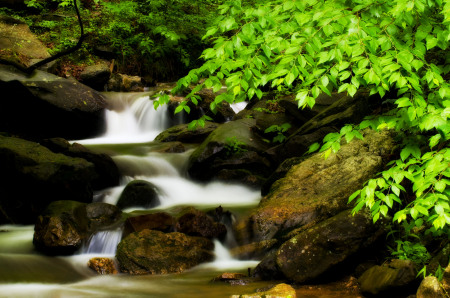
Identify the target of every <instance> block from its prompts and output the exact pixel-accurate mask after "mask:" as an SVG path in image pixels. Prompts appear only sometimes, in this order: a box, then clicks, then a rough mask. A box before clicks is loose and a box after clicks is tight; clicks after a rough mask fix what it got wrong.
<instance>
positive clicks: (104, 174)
mask: <svg viewBox="0 0 450 298" xmlns="http://www.w3.org/2000/svg"><path fill="white" fill-rule="evenodd" d="M39 143H40V144H41V145H42V146H45V147H47V148H48V149H50V150H51V151H53V152H55V153H62V154H64V155H67V156H72V157H79V158H83V159H84V160H86V161H88V162H91V163H93V164H94V167H95V172H96V173H97V178H96V179H94V181H92V188H93V189H94V190H102V189H105V188H108V187H112V186H117V185H119V179H120V173H119V168H118V167H117V165H116V164H115V163H114V161H113V160H112V158H111V157H110V156H109V155H107V154H104V153H97V152H94V151H92V150H89V149H88V148H86V147H84V146H83V145H81V144H79V143H73V144H70V143H69V142H68V141H67V140H65V139H63V138H52V139H45V140H42V141H40V142H39Z"/></svg>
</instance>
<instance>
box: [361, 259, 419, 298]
mask: <svg viewBox="0 0 450 298" xmlns="http://www.w3.org/2000/svg"><path fill="white" fill-rule="evenodd" d="M416 274H417V273H416V270H415V268H414V263H413V262H412V261H409V260H392V261H391V262H389V263H385V264H383V265H382V266H378V265H376V266H373V267H372V268H370V269H369V270H367V271H365V272H364V273H363V274H362V275H361V276H360V277H359V279H358V282H359V283H360V285H361V291H362V292H363V293H369V294H372V295H377V294H380V293H382V292H387V293H390V292H393V291H394V290H396V289H398V288H401V287H405V286H408V285H411V284H412V283H413V282H414V281H415V280H416Z"/></svg>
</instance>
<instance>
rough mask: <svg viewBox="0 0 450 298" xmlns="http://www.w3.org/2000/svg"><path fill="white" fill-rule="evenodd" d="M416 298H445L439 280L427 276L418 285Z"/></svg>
mask: <svg viewBox="0 0 450 298" xmlns="http://www.w3.org/2000/svg"><path fill="white" fill-rule="evenodd" d="M416 297H417V298H444V297H447V295H446V294H445V292H444V291H443V290H442V288H441V285H440V283H439V280H438V279H437V278H436V277H435V276H427V277H425V278H424V279H423V280H422V282H421V283H420V286H419V289H418V290H417V293H416Z"/></svg>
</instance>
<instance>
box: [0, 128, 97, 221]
mask: <svg viewBox="0 0 450 298" xmlns="http://www.w3.org/2000/svg"><path fill="white" fill-rule="evenodd" d="M0 164H1V165H2V166H1V168H0V207H1V212H0V223H8V222H9V223H16V224H19V223H20V224H31V223H34V222H35V220H36V218H37V216H38V215H39V214H40V213H41V212H42V211H43V210H44V209H45V207H47V205H48V204H50V203H51V202H53V201H57V200H61V198H65V199H67V200H73V201H80V202H91V201H92V197H93V191H92V183H93V181H94V180H95V179H96V178H97V174H96V172H95V167H94V165H93V164H92V163H90V162H88V161H86V160H84V159H81V158H77V157H69V156H66V155H63V154H56V153H53V152H52V151H50V150H49V149H47V148H45V147H43V146H41V145H39V144H38V143H34V142H30V141H26V140H23V139H19V138H13V137H3V136H0Z"/></svg>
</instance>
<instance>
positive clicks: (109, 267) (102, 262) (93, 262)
mask: <svg viewBox="0 0 450 298" xmlns="http://www.w3.org/2000/svg"><path fill="white" fill-rule="evenodd" d="M87 265H88V267H89V268H91V269H92V270H94V271H95V272H96V273H97V274H101V275H105V274H117V273H118V271H117V269H116V265H115V264H114V260H113V259H110V258H92V259H90V260H89V262H88V264H87Z"/></svg>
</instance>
